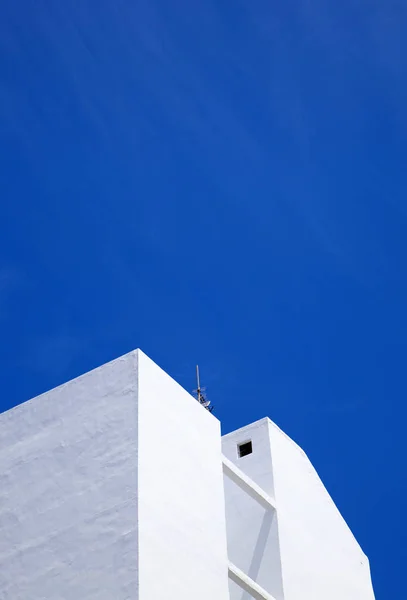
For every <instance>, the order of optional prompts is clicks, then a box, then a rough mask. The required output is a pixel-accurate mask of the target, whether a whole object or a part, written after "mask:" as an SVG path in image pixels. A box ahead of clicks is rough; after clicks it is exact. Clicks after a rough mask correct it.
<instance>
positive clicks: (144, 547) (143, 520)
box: [138, 352, 229, 600]
mask: <svg viewBox="0 0 407 600" xmlns="http://www.w3.org/2000/svg"><path fill="white" fill-rule="evenodd" d="M138 518H139V548H140V552H139V570H140V600H158V599H161V598H163V599H164V598H171V599H172V598H174V599H176V600H191V599H193V600H208V599H216V600H229V593H228V567H227V552H226V526H225V508H224V495H223V479H222V461H221V438H220V426H219V422H218V420H217V419H216V418H215V417H214V416H213V415H211V414H210V413H209V412H208V411H206V410H205V409H204V408H203V407H202V406H201V405H199V404H198V402H196V400H195V399H194V398H192V396H190V394H188V393H187V392H186V391H185V390H184V389H182V388H181V387H180V386H179V385H178V384H177V383H176V382H175V381H174V380H173V379H171V378H170V377H169V376H168V375H167V374H166V373H164V371H162V370H161V369H160V368H159V367H157V365H155V364H154V363H153V362H152V361H151V360H150V359H149V358H147V357H146V356H145V355H144V354H143V353H142V352H139V515H138Z"/></svg>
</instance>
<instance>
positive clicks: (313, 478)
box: [222, 418, 374, 600]
mask: <svg viewBox="0 0 407 600" xmlns="http://www.w3.org/2000/svg"><path fill="white" fill-rule="evenodd" d="M248 440H251V441H252V445H253V453H252V454H250V455H248V456H245V457H243V458H238V453H237V446H238V444H240V443H242V442H246V441H248ZM222 446H223V452H224V454H225V455H226V456H227V458H229V459H230V460H232V461H233V462H234V463H235V464H236V465H237V466H238V467H239V468H240V469H241V470H242V471H243V472H244V473H245V474H246V475H248V476H249V477H250V478H251V479H253V480H254V481H255V482H256V483H257V484H258V485H260V486H261V487H263V489H264V490H265V491H266V492H267V493H268V494H269V495H271V496H272V497H274V499H275V502H276V506H277V516H276V517H274V519H273V520H272V521H271V522H270V524H269V529H268V534H267V532H265V524H264V518H265V517H263V521H261V515H260V509H259V507H258V505H257V506H256V505H255V504H254V503H253V500H251V499H250V498H248V497H247V496H246V498H244V494H243V492H240V495H239V493H238V492H237V491H236V489H235V488H237V486H235V488H233V485H234V484H231V483H230V482H226V483H225V490H226V516H227V534H228V549H229V556H230V559H231V560H232V561H233V562H234V563H235V564H236V566H238V567H239V568H240V569H242V570H243V571H244V572H245V573H247V574H248V575H249V576H251V578H252V579H254V580H255V581H256V582H257V583H259V584H260V585H262V587H263V588H264V589H266V590H267V591H268V592H270V593H271V594H272V595H273V596H274V597H275V598H276V599H277V600H280V599H281V600H282V599H283V598H284V600H328V599H329V600H373V599H374V595H373V590H372V585H371V580H370V571H369V563H368V560H367V558H366V556H365V555H364V553H363V552H362V550H361V549H360V547H359V545H358V543H357V542H356V540H355V538H354V536H353V535H352V533H351V531H350V529H349V527H348V526H347V524H346V523H345V521H344V520H343V518H342V516H341V515H340V513H339V511H338V509H337V508H336V506H335V504H334V502H333V501H332V499H331V497H330V496H329V494H328V492H327V491H326V489H325V487H324V486H323V484H322V482H321V480H320V478H319V477H318V475H317V473H316V471H315V469H314V468H313V467H312V465H311V463H310V462H309V460H308V458H307V457H306V455H305V453H304V452H303V451H302V450H301V448H300V447H299V446H298V445H297V444H295V442H293V441H292V440H291V439H290V438H289V437H288V436H287V435H285V434H284V433H283V432H282V431H281V430H280V429H279V428H278V427H277V426H276V425H275V424H274V423H272V422H271V421H270V420H269V419H267V418H266V419H262V420H261V421H257V422H256V423H253V424H252V425H249V426H247V427H244V428H242V429H240V430H238V431H235V432H233V433H231V434H229V435H227V436H224V437H223V439H222ZM256 536H257V537H256ZM246 599H247V595H245V594H244V593H243V594H242V593H241V592H239V591H238V589H237V587H236V586H232V587H231V600H246Z"/></svg>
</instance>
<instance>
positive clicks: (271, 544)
mask: <svg viewBox="0 0 407 600" xmlns="http://www.w3.org/2000/svg"><path fill="white" fill-rule="evenodd" d="M247 440H251V442H252V447H253V453H252V454H249V455H247V456H244V457H242V458H239V456H238V450H237V448H238V445H239V444H241V443H243V442H246V441H247ZM222 450H223V454H224V455H225V456H226V457H227V458H228V459H229V460H231V461H232V462H233V463H234V464H236V465H237V466H238V467H239V468H240V469H241V470H242V471H243V472H244V473H245V474H246V475H248V476H249V477H250V478H251V479H252V480H253V481H254V482H255V483H257V484H258V485H260V486H261V487H262V488H263V490H264V491H265V492H267V494H269V495H270V496H272V497H273V496H274V485H273V467H272V461H271V448H270V436H269V426H268V419H262V420H261V421H257V422H256V423H253V424H251V425H248V426H247V427H244V428H243V429H239V430H237V431H234V432H233V433H230V434H228V435H226V436H223V438H222ZM224 485H225V502H226V523H227V542H228V555H229V559H230V560H231V561H232V563H233V564H235V565H236V566H237V567H238V568H239V569H241V570H242V571H243V572H244V573H246V574H247V575H249V577H250V578H251V579H253V580H254V581H256V582H257V583H258V584H259V585H261V586H262V587H263V589H265V590H266V591H267V592H269V593H270V594H272V595H273V596H274V598H275V599H276V600H283V598H284V595H283V584H282V572H281V561H280V547H279V535H278V520H277V515H276V512H275V511H267V510H265V508H263V507H262V506H261V505H260V504H258V503H257V502H256V501H255V500H254V499H253V498H251V497H250V496H248V495H247V494H246V493H245V492H244V491H243V490H241V489H240V487H239V486H238V485H237V484H235V483H233V482H232V481H230V480H229V479H228V477H226V476H225V478H224ZM230 598H231V600H246V599H247V598H249V596H248V595H247V594H246V593H244V592H243V591H242V590H241V589H240V588H239V587H238V586H237V585H236V584H234V583H232V582H231V583H230Z"/></svg>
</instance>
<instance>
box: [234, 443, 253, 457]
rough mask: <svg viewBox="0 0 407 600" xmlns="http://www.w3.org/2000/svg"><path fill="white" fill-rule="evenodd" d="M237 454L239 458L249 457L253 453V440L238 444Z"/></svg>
mask: <svg viewBox="0 0 407 600" xmlns="http://www.w3.org/2000/svg"><path fill="white" fill-rule="evenodd" d="M237 452H238V455H239V458H243V456H247V455H248V454H251V453H252V452H253V446H252V442H251V440H250V441H248V442H244V443H243V444H238V446H237Z"/></svg>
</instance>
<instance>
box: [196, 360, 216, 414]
mask: <svg viewBox="0 0 407 600" xmlns="http://www.w3.org/2000/svg"><path fill="white" fill-rule="evenodd" d="M196 384H197V388H196V390H194V392H195V393H196V399H197V400H198V402H199V404H202V406H203V407H204V408H206V410H209V412H212V411H213V406H209V405H210V403H211V402H210V400H207V399H206V397H205V394H204V391H205V388H201V380H200V377H199V366H198V365H196Z"/></svg>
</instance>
